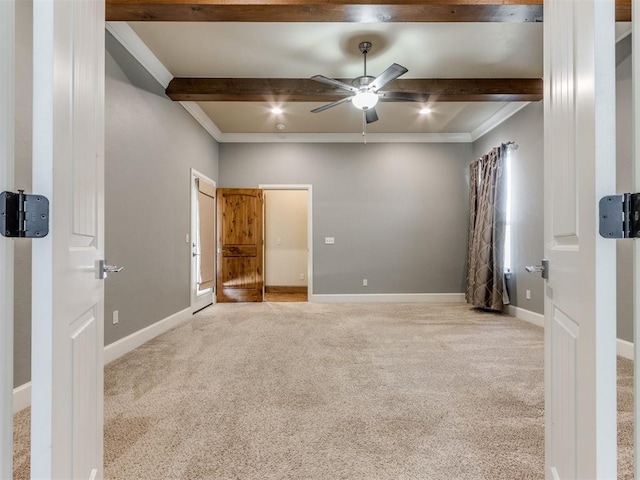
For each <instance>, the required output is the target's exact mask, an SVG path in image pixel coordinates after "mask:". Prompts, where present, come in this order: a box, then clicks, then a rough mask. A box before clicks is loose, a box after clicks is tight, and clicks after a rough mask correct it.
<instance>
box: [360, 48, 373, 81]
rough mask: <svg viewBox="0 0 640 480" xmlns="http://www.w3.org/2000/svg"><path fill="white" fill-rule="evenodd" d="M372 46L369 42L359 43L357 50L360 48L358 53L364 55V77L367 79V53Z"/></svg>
mask: <svg viewBox="0 0 640 480" xmlns="http://www.w3.org/2000/svg"><path fill="white" fill-rule="evenodd" d="M371 47H373V44H372V43H371V42H360V45H358V48H360V52H362V54H363V55H364V77H365V78H366V77H367V53H369V51H370V50H371Z"/></svg>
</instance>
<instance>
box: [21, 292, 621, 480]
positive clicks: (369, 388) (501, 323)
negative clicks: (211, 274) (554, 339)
mask: <svg viewBox="0 0 640 480" xmlns="http://www.w3.org/2000/svg"><path fill="white" fill-rule="evenodd" d="M625 369H626V370H625ZM631 371H632V366H631V363H630V362H627V363H624V362H623V363H622V365H621V374H622V376H621V380H620V381H621V384H622V385H623V388H622V390H621V401H620V404H619V406H620V407H621V409H622V412H623V413H621V418H622V416H624V415H627V416H626V417H625V418H624V422H626V424H624V425H626V427H625V428H621V430H620V431H621V442H620V444H621V449H622V452H621V455H620V458H621V466H623V467H624V468H626V469H627V470H626V472H627V473H628V472H629V471H630V470H629V465H630V464H629V461H630V447H631V443H630V438H629V437H630V434H629V432H630V430H629V425H630V424H629V418H628V414H629V412H631V400H630V395H631V390H630V384H629V375H630V372H631ZM625 375H626V376H625ZM542 386H543V335H542V330H541V329H539V328H537V327H534V326H531V325H529V324H527V323H524V322H522V321H520V320H517V319H514V318H512V317H508V316H502V315H494V314H490V313H485V312H479V311H476V310H472V309H470V308H469V307H468V306H466V305H460V304H454V305H451V304H448V305H424V304H348V305H346V304H342V305H323V304H314V303H262V304H221V305H217V306H214V307H212V308H209V309H206V310H204V311H202V312H201V313H199V314H197V315H196V316H195V317H194V318H193V320H191V321H189V322H188V323H185V324H183V325H182V326H180V327H178V328H176V329H174V330H173V331H171V332H168V333H166V334H164V335H162V336H160V337H158V338H156V339H154V340H152V341H150V342H148V343H147V344H145V345H143V346H142V347H140V348H138V349H137V350H135V351H134V352H131V353H130V354H128V355H126V356H124V357H122V358H121V359H119V360H117V361H115V362H113V363H111V364H110V365H109V366H108V367H107V368H106V370H105V477H106V478H108V479H154V480H155V479H331V480H333V479H350V480H351V479H354V480H355V479H368V480H369V479H454V478H455V479H509V480H512V479H529V478H530V479H534V478H540V479H542V478H543V477H544V475H543V465H544V460H543V455H544V453H543V446H544V432H543V403H544V398H543V390H542V388H543V387H542ZM625 389H626V390H625ZM625 409H626V410H625ZM624 422H623V423H624ZM17 423H18V424H19V425H17V429H16V477H15V478H28V477H27V476H28V465H27V463H28V451H25V450H26V449H27V448H28V441H26V440H25V438H24V436H25V431H28V416H27V413H22V414H21V416H18V417H17ZM25 424H26V427H25ZM624 468H623V469H621V478H632V476H628V477H625V476H624V475H625V471H624Z"/></svg>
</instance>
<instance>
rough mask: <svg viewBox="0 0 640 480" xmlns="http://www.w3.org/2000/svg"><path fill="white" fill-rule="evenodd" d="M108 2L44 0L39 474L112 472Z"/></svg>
mask: <svg viewBox="0 0 640 480" xmlns="http://www.w3.org/2000/svg"><path fill="white" fill-rule="evenodd" d="M104 8H105V6H104V1H103V0H74V1H68V0H55V1H52V2H51V1H44V0H35V2H34V121H33V155H34V158H33V172H34V174H33V189H34V191H37V192H38V193H40V194H43V195H45V196H47V197H48V198H49V200H50V209H51V210H50V214H51V215H50V217H51V225H50V233H49V236H48V237H46V238H44V239H42V240H38V241H34V242H33V243H32V246H33V247H32V248H33V269H32V273H33V304H32V312H33V314H32V318H33V319H32V323H33V328H32V332H33V333H32V336H33V352H32V372H33V373H32V427H33V428H32V434H31V440H32V442H31V469H32V470H31V472H32V476H33V477H34V478H74V479H76V478H77V479H82V478H86V479H89V478H101V477H102V401H103V400H102V391H103V386H102V382H103V374H102V365H103V361H102V351H103V343H104V342H103V310H104V284H103V282H104V281H103V280H100V279H98V275H97V272H96V262H97V261H98V260H100V259H103V258H104V244H103V243H104V185H103V184H104Z"/></svg>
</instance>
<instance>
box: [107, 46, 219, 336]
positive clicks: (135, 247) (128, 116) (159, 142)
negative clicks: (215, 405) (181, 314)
mask: <svg viewBox="0 0 640 480" xmlns="http://www.w3.org/2000/svg"><path fill="white" fill-rule="evenodd" d="M106 48H107V54H106V146H105V158H106V166H105V174H106V175H105V188H106V193H105V195H106V243H105V245H106V258H107V259H108V261H109V262H110V263H112V264H116V265H122V266H124V270H123V271H122V272H121V273H119V274H113V275H110V276H109V278H107V280H106V284H105V322H104V323H105V345H108V344H110V343H112V342H114V341H116V340H118V339H120V338H123V337H125V336H127V335H130V334H131V333H134V332H136V331H138V330H140V329H142V328H144V327H147V326H148V325H151V324H153V323H155V322H157V321H159V320H162V319H163V318H166V317H168V316H170V315H172V314H174V313H176V312H178V311H180V310H183V309H185V308H188V307H189V305H190V290H189V269H190V263H189V262H190V255H191V249H190V247H189V244H188V243H187V242H186V241H185V236H186V235H187V234H188V233H189V232H190V202H191V200H190V182H191V171H190V169H191V168H192V167H193V168H195V169H197V170H199V171H200V172H202V173H203V174H205V175H207V176H208V177H210V178H211V179H213V180H217V178H218V171H217V170H218V144H217V143H216V142H215V140H213V138H211V136H210V135H209V134H208V133H206V132H205V131H204V129H203V128H202V127H201V126H200V125H199V124H198V123H197V122H196V121H195V120H194V119H193V117H191V115H189V113H187V111H186V110H184V108H182V107H181V106H180V105H179V104H178V103H174V102H172V101H170V100H169V99H167V97H166V96H165V95H164V91H163V88H162V87H161V86H160V85H159V84H158V83H157V82H156V81H155V80H154V79H153V78H152V77H151V76H150V75H149V73H148V72H147V71H146V70H144V69H143V68H142V66H141V65H140V64H139V63H138V62H137V61H136V60H134V59H133V58H132V57H131V55H130V54H129V53H128V52H127V51H126V50H125V49H124V47H122V45H120V43H118V42H117V41H116V40H115V39H114V38H113V37H112V36H111V35H110V34H107V37H106ZM114 310H118V312H119V323H118V324H117V325H113V324H112V313H113V311H114Z"/></svg>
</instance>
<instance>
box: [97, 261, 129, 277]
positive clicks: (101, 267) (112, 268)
mask: <svg viewBox="0 0 640 480" xmlns="http://www.w3.org/2000/svg"><path fill="white" fill-rule="evenodd" d="M123 269H124V267H118V266H116V265H107V263H106V262H105V261H104V260H98V261H97V262H96V278H97V279H98V280H104V279H105V278H107V273H120V272H121V271H122V270H123Z"/></svg>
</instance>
